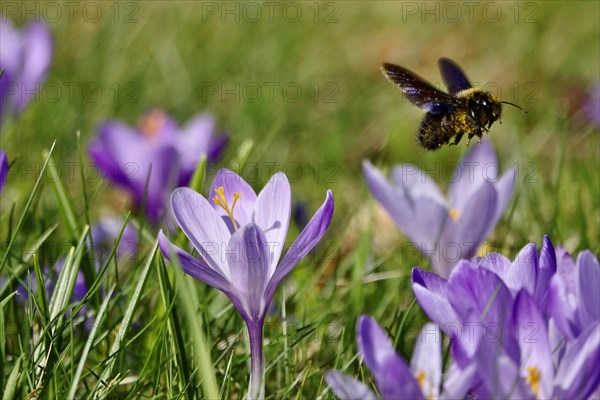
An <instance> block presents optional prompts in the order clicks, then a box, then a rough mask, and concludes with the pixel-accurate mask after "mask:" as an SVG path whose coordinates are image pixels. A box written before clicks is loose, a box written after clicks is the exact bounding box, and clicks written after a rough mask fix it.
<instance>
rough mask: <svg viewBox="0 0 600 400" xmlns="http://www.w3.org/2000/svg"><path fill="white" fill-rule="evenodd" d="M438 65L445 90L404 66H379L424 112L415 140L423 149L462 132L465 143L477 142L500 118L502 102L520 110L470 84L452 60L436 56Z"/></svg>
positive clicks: (456, 139) (456, 142) (409, 99)
mask: <svg viewBox="0 0 600 400" xmlns="http://www.w3.org/2000/svg"><path fill="white" fill-rule="evenodd" d="M438 65H439V67H440V72H441V74H442V78H443V79H444V82H445V83H446V86H447V87H448V92H449V93H445V92H442V91H441V90H438V89H436V88H435V87H434V86H433V85H432V84H431V83H429V82H427V81H426V80H425V79H423V78H421V77H420V76H419V75H417V74H415V73H414V72H411V71H409V70H407V69H406V68H403V67H400V66H398V65H394V64H389V63H384V64H383V65H382V66H381V71H382V72H383V74H384V75H385V77H386V78H387V79H388V80H389V81H391V82H392V83H393V84H395V85H396V86H398V88H399V89H400V90H401V91H402V92H403V93H404V95H405V96H406V98H407V99H408V101H410V102H411V103H412V104H414V105H416V106H417V107H419V108H421V109H423V110H425V111H426V112H427V114H425V118H423V121H422V122H421V127H420V128H419V133H418V135H417V142H418V143H419V144H420V145H421V146H423V147H424V148H426V149H427V150H436V149H439V148H440V147H442V146H443V145H445V144H450V146H453V145H457V144H458V143H459V142H460V139H461V138H462V137H463V135H467V137H468V139H467V147H468V146H469V143H470V142H471V139H473V136H477V137H478V138H479V143H481V137H482V136H483V133H484V132H487V133H489V130H490V127H491V126H492V124H493V123H494V122H496V121H497V120H499V119H500V116H501V114H502V103H504V104H509V105H511V106H514V107H517V108H518V109H520V110H523V109H522V108H521V107H519V106H518V105H516V104H513V103H509V102H507V101H500V99H498V97H496V96H494V95H493V94H492V93H490V92H486V91H484V90H481V89H479V88H476V87H473V85H471V83H470V82H469V79H467V76H466V75H465V73H464V72H463V70H462V69H461V68H460V67H459V66H458V64H456V63H455V62H454V61H452V60H450V59H448V58H440V60H439V61H438ZM452 138H454V140H453V141H452V142H450V140H451V139H452Z"/></svg>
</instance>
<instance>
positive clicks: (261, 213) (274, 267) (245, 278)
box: [158, 169, 334, 399]
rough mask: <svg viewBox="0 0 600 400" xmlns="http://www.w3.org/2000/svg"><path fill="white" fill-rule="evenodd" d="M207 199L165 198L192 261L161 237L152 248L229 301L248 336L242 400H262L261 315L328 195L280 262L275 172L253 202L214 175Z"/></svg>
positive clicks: (251, 195) (281, 212)
mask: <svg viewBox="0 0 600 400" xmlns="http://www.w3.org/2000/svg"><path fill="white" fill-rule="evenodd" d="M209 199H210V200H207V199H205V198H204V197H203V196H201V195H200V194H198V193H196V192H195V191H193V190H192V189H189V188H178V189H176V190H175V191H174V192H173V194H172V196H171V207H172V209H173V215H174V217H175V220H176V221H177V223H178V224H179V226H180V227H181V229H182V230H183V232H184V233H185V234H186V236H187V237H188V239H189V240H190V242H191V243H192V244H193V246H194V248H195V249H196V250H197V251H198V253H199V255H200V258H196V257H193V256H191V255H190V254H188V253H187V252H185V251H183V250H182V249H180V248H178V247H176V246H175V245H173V244H172V243H171V242H170V241H169V240H168V239H167V238H166V236H165V235H164V234H163V233H162V232H160V234H159V238H158V240H159V245H160V249H161V251H162V253H163V254H164V255H165V257H166V258H167V259H169V260H171V259H172V258H173V257H176V258H177V260H178V263H179V264H180V265H181V267H182V268H183V270H184V272H185V273H187V274H189V275H191V276H193V277H194V278H196V279H198V280H201V281H203V282H204V283H206V284H208V285H210V286H213V287H215V288H217V289H218V290H220V291H222V292H223V293H225V294H226V295H227V297H229V299H230V300H231V301H232V302H233V304H234V305H235V307H236V308H237V310H238V311H239V313H240V314H241V316H242V317H243V319H244V321H245V322H246V325H247V327H248V333H249V336H250V351H251V359H252V368H251V373H250V388H249V397H250V398H252V399H255V398H262V397H263V396H264V383H263V374H264V367H263V361H262V330H263V323H264V318H265V315H266V313H267V311H268V309H269V304H270V303H271V299H272V297H273V294H274V293H275V290H276V289H277V287H278V286H279V284H280V283H281V281H282V280H283V279H284V278H285V277H286V276H287V275H288V274H289V273H290V272H291V270H292V269H293V268H294V266H295V265H296V264H297V263H298V262H299V261H300V260H301V259H302V258H303V257H304V256H305V255H306V254H307V253H308V252H309V251H310V250H311V249H312V248H313V247H314V246H315V245H316V244H317V243H318V242H319V240H320V239H321V238H322V237H323V235H324V234H325V231H326V230H327V228H328V227H329V223H330V221H331V217H332V215H333V205H334V202H333V195H332V194H331V192H330V191H328V192H327V195H326V198H325V202H324V203H323V205H322V206H321V207H320V208H319V210H318V211H317V212H316V213H315V215H314V216H313V217H312V219H311V220H310V222H309V223H308V225H307V226H306V227H305V228H304V230H303V231H302V232H301V233H300V235H299V236H298V238H297V239H296V241H295V242H294V243H293V244H292V245H291V246H290V248H289V250H288V252H287V254H286V255H285V256H284V257H281V253H282V251H283V248H284V246H285V240H286V235H287V230H288V226H289V221H290V212H291V206H292V197H291V189H290V185H289V182H288V179H287V177H286V176H285V175H284V174H283V173H281V172H280V173H277V174H275V175H274V176H273V177H272V178H271V179H270V180H269V183H267V185H266V186H265V187H264V188H263V190H262V191H261V192H260V193H259V194H258V196H257V195H256V193H255V192H254V190H252V188H251V187H250V186H249V185H248V184H247V183H246V182H245V181H244V180H243V179H242V178H241V177H240V176H238V175H237V174H235V173H233V172H232V171H229V170H226V169H222V170H220V171H219V172H218V173H217V176H216V177H215V180H214V182H213V184H212V187H211V191H210V197H209Z"/></svg>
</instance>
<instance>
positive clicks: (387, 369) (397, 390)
mask: <svg viewBox="0 0 600 400" xmlns="http://www.w3.org/2000/svg"><path fill="white" fill-rule="evenodd" d="M356 330H357V344H358V350H359V352H360V354H361V355H362V356H363V359H364V362H365V364H367V367H369V369H370V370H371V372H372V373H373V376H374V377H375V381H376V382H377V388H378V389H379V391H380V392H381V395H382V396H383V398H384V399H422V398H423V393H422V392H421V388H419V385H418V384H417V382H416V380H415V378H414V376H413V374H412V371H411V370H410V368H408V366H407V365H406V363H405V362H404V360H403V359H402V358H400V357H399V356H398V355H397V354H396V352H395V351H394V348H393V346H392V343H391V342H390V340H389V339H388V337H387V335H386V334H385V332H384V331H383V329H381V327H380V326H379V325H377V323H376V322H375V321H374V320H373V319H372V318H371V317H369V316H368V315H362V316H361V317H360V318H359V319H358V323H357V326H356Z"/></svg>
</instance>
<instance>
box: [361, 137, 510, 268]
mask: <svg viewBox="0 0 600 400" xmlns="http://www.w3.org/2000/svg"><path fill="white" fill-rule="evenodd" d="M498 171H499V165H498V161H497V159H496V155H495V153H494V150H493V148H492V146H491V144H490V143H489V141H487V140H483V141H482V143H481V144H480V145H477V146H473V147H472V148H471V149H470V150H469V152H468V153H467V154H466V156H465V157H464V158H463V159H462V160H461V162H460V163H459V164H458V166H457V168H456V170H455V172H454V176H453V177H452V179H451V185H450V191H449V194H448V198H446V197H445V196H444V195H443V194H442V192H441V191H440V189H439V188H438V186H437V185H436V184H435V183H434V182H433V180H432V178H431V177H430V176H428V175H427V174H426V173H425V172H423V171H421V170H419V169H418V168H417V167H416V166H413V165H408V164H399V165H397V166H395V167H394V168H393V170H392V179H391V181H388V180H387V179H386V178H385V177H384V176H383V175H382V174H381V172H380V171H379V170H377V169H376V168H375V167H373V165H371V163H370V162H368V161H365V162H364V163H363V172H364V175H365V179H366V181H367V185H368V186H369V189H370V190H371V193H372V194H373V196H374V197H375V198H376V199H377V201H378V202H379V203H380V204H381V205H382V206H383V208H385V209H386V210H387V212H388V213H389V214H390V216H391V217H392V218H393V220H394V221H395V222H396V224H397V225H398V227H400V229H402V230H403V231H404V233H405V234H406V236H408V238H409V239H410V240H411V241H412V242H413V243H414V244H415V245H416V246H417V247H418V248H419V250H420V251H421V252H422V253H423V254H425V255H426V256H427V257H429V259H430V261H431V263H432V266H433V270H434V271H435V272H437V273H438V274H440V275H442V276H446V277H447V276H448V275H449V274H450V271H451V270H452V267H453V266H454V265H455V264H456V262H457V261H458V260H460V259H470V258H472V257H473V256H474V255H475V253H476V251H477V248H478V247H479V245H480V244H481V243H482V242H483V241H484V240H485V238H486V237H487V236H488V235H489V233H490V232H491V230H492V229H493V228H494V226H496V223H497V222H498V220H499V219H500V216H501V215H502V213H503V212H504V209H505V208H506V206H507V204H508V201H509V200H510V197H511V195H512V192H513V188H514V184H515V170H514V168H510V169H509V170H508V171H507V172H506V173H505V174H504V175H503V176H502V177H500V175H499V173H498Z"/></svg>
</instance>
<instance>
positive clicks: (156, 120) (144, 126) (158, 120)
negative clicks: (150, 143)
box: [138, 109, 167, 139]
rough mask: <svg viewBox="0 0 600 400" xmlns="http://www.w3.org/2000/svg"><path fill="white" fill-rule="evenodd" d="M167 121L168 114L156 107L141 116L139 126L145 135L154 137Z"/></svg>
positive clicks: (150, 137)
mask: <svg viewBox="0 0 600 400" xmlns="http://www.w3.org/2000/svg"><path fill="white" fill-rule="evenodd" d="M166 121H167V116H166V115H165V113H164V112H163V111H162V110H159V109H154V110H151V111H150V112H148V113H147V114H145V115H144V116H142V117H141V118H140V120H139V122H138V128H139V130H140V131H141V132H142V134H143V135H144V136H146V137H147V138H149V139H154V138H156V136H157V134H158V132H160V130H161V129H162V128H163V126H164V125H165V122H166Z"/></svg>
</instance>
